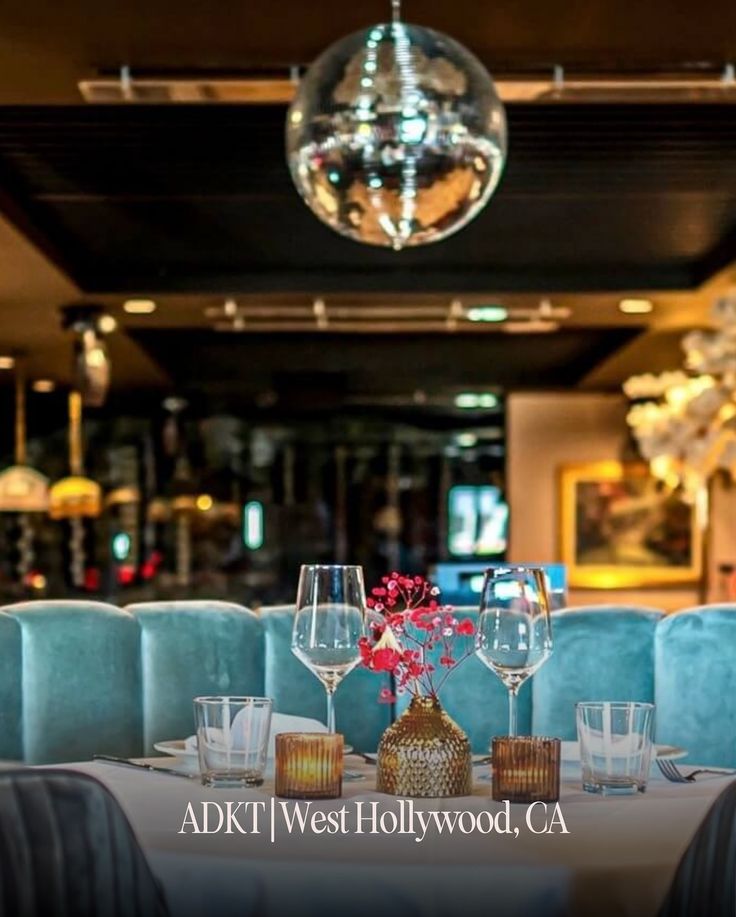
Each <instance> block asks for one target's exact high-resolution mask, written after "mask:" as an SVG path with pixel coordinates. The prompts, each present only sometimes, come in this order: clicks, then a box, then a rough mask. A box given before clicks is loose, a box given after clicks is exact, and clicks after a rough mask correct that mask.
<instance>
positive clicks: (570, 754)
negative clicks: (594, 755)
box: [562, 742, 687, 763]
mask: <svg viewBox="0 0 736 917" xmlns="http://www.w3.org/2000/svg"><path fill="white" fill-rule="evenodd" d="M654 752H655V755H656V757H657V758H659V759H660V761H677V760H678V759H679V758H684V757H685V756H686V755H687V749H685V748H678V746H677V745H655V746H654ZM562 760H563V761H570V762H572V763H579V762H580V746H579V744H578V743H577V742H563V743H562Z"/></svg>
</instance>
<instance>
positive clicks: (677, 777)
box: [656, 758, 736, 783]
mask: <svg viewBox="0 0 736 917" xmlns="http://www.w3.org/2000/svg"><path fill="white" fill-rule="evenodd" d="M656 760H657V767H658V768H659V769H660V771H661V772H662V776H663V777H666V778H667V780H669V781H670V783H692V782H693V781H694V780H695V778H696V777H697V776H698V774H718V775H719V776H720V777H733V776H734V775H736V771H718V770H713V769H711V768H707V767H699V768H698V769H697V770H694V771H691V772H690V773H689V774H683V772H682V771H681V770H680V768H679V767H678V766H677V765H676V764H675V763H674V762H673V761H670V760H669V759H667V758H665V759H664V760H663V759H662V758H657V759H656Z"/></svg>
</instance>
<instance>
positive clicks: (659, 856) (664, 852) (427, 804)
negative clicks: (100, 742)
mask: <svg viewBox="0 0 736 917" xmlns="http://www.w3.org/2000/svg"><path fill="white" fill-rule="evenodd" d="M157 760H158V762H159V763H164V762H163V761H161V759H157ZM349 761H350V763H349V767H350V768H351V769H359V770H361V771H362V772H363V773H365V774H366V775H367V779H366V780H365V781H362V782H354V783H345V784H344V796H345V798H344V799H341V800H334V801H329V802H321V803H312V810H314V809H315V808H316V809H319V810H320V811H324V812H332V811H335V810H338V809H339V808H340V807H341V806H343V805H345V804H346V803H347V804H348V806H349V810H350V812H351V813H352V812H353V811H354V809H355V802H357V801H363V802H366V803H369V802H373V801H377V802H378V803H379V812H382V811H385V810H387V809H391V810H393V811H398V808H397V807H398V806H399V801H398V800H396V799H394V798H393V797H389V796H385V795H382V794H378V793H376V792H375V791H374V789H373V787H374V785H375V783H374V778H375V769H374V768H371V767H370V766H369V765H363V764H360V763H357V759H349ZM70 766H71V767H73V768H75V769H79V770H83V771H85V772H87V773H90V774H93V775H94V776H95V777H97V778H98V779H100V780H101V781H103V782H104V783H105V784H106V785H107V786H108V787H109V789H110V790H111V791H112V792H113V794H114V795H115V796H116V797H117V799H118V800H119V801H120V803H121V804H122V806H123V808H124V809H125V811H126V813H127V814H128V817H129V818H130V820H131V822H132V824H133V827H134V828H135V830H136V833H137V834H138V837H139V839H140V841H141V844H142V846H143V848H144V849H145V851H146V853H147V855H148V857H149V860H150V862H151V864H152V866H153V868H154V871H155V872H156V873H157V874H158V876H159V877H160V879H161V881H162V883H163V885H164V887H165V889H166V892H167V896H168V898H169V901H170V906H171V910H172V917H195V915H200V914H202V915H204V914H209V913H215V914H218V915H219V917H230V915H233V917H234V915H238V917H245V915H248V914H254V913H257V914H258V915H259V917H263V915H271V914H273V915H274V917H275V915H282V914H287V913H290V914H294V915H314V917H317V915H319V917H324V915H325V914H326V913H328V914H331V913H333V911H334V910H335V905H336V903H339V902H344V903H346V904H347V903H349V907H347V906H346V908H345V912H346V913H348V912H349V913H350V915H351V917H363V915H365V917H369V915H370V917H376V915H379V917H393V915H394V914H396V915H399V914H401V915H402V917H411V915H416V917H447V915H453V914H455V913H462V914H463V915H465V917H474V915H476V914H477V915H479V917H480V915H481V914H482V915H483V917H488V915H489V914H493V915H495V917H517V915H518V917H522V915H523V917H529V915H537V914H538V915H544V917H555V915H573V917H589V915H590V917H593V915H595V917H608V915H611V917H614V915H615V917H647V915H652V917H653V915H655V914H656V912H657V910H658V908H659V906H660V904H661V902H662V899H663V897H664V894H665V892H666V890H667V888H668V886H669V883H670V881H671V879H672V876H673V874H674V871H675V868H676V866H677V863H678V862H679V859H680V857H681V856H682V854H683V852H684V850H685V848H686V847H687V845H688V843H689V841H690V840H691V838H692V836H693V834H694V833H695V831H696V829H697V827H698V825H699V823H700V822H701V820H702V818H703V817H704V815H705V814H706V812H707V810H708V808H709V807H710V805H711V804H712V802H713V800H714V798H715V797H716V796H717V795H718V793H719V792H720V791H721V790H722V789H723V788H724V787H725V786H726V784H727V781H728V779H731V778H726V777H715V778H713V777H704V778H701V779H699V780H698V782H696V783H693V784H687V785H682V784H672V783H668V782H666V781H665V780H664V779H663V778H662V777H660V776H657V775H656V773H655V772H654V771H653V776H652V779H651V781H650V784H649V789H648V790H647V793H646V794H644V795H638V796H628V797H616V798H600V797H597V796H593V795H591V794H588V793H585V792H583V791H582V788H581V787H580V782H579V777H578V776H577V775H575V774H574V771H573V772H570V770H569V769H566V770H565V772H564V773H563V786H562V791H561V799H560V805H561V811H562V813H563V817H564V819H565V823H566V826H567V828H568V830H569V834H562V833H555V834H540V835H534V834H532V833H531V832H530V831H529V830H528V829H527V828H526V825H525V820H524V819H525V813H526V806H512V807H511V811H512V820H513V822H514V823H515V824H516V825H518V826H520V830H519V834H518V836H516V837H514V836H512V835H498V834H495V833H492V834H487V835H479V834H477V833H475V834H472V835H467V836H464V835H460V834H457V833H455V834H453V835H452V836H440V835H437V834H436V833H432V834H428V835H427V837H426V838H425V839H424V840H423V842H422V843H417V842H416V841H415V839H414V837H413V836H411V835H403V836H402V835H396V834H392V835H390V836H386V835H370V834H354V833H352V834H350V835H348V836H343V835H326V834H321V835H314V834H312V833H311V832H307V833H306V834H304V835H302V834H300V833H292V834H288V833H287V832H286V830H285V829H284V826H283V820H282V819H277V826H276V828H275V832H274V837H273V839H272V838H271V836H270V819H269V818H268V813H269V810H270V806H271V799H272V796H271V794H270V793H269V789H270V787H269V786H268V785H264V786H263V787H261V788H259V789H258V790H248V791H241V790H225V789H218V790H213V789H209V788H204V787H202V786H200V785H199V783H198V782H196V781H194V780H192V781H187V780H182V779H180V778H177V777H171V776H163V775H156V774H150V773H146V772H137V771H135V770H131V769H128V768H123V767H116V766H114V765H108V764H104V763H101V762H94V763H85V764H78V765H77V764H75V765H70ZM227 800H231V801H233V802H237V801H241V800H242V801H262V802H265V804H266V813H265V814H264V815H263V820H262V822H261V825H260V827H261V833H260V834H247V835H242V834H239V833H233V834H224V833H217V834H207V835H205V834H191V833H187V834H180V833H178V832H179V831H180V829H181V827H182V823H183V821H184V818H185V814H186V811H187V804H188V803H189V802H191V803H193V805H194V811H195V812H196V813H197V817H198V818H200V814H199V813H200V812H201V803H202V802H204V801H216V802H220V803H223V802H224V801H227ZM414 804H415V808H416V809H419V810H423V811H425V810H430V811H431V810H435V811H455V810H468V811H472V812H475V813H478V812H481V811H489V812H491V813H496V812H498V811H499V810H500V808H501V804H500V803H494V802H493V801H492V800H491V799H490V793H489V784H488V783H483V782H480V781H476V784H475V791H474V794H473V796H469V797H463V798H458V799H442V800H415V801H414ZM276 805H278V802H277V803H276ZM289 805H291V806H293V803H289ZM302 805H303V804H302ZM365 808H366V809H367V807H365ZM241 821H242V822H243V823H244V824H245V825H246V826H247V825H248V819H247V818H246V817H242V818H241ZM272 841H273V842H272Z"/></svg>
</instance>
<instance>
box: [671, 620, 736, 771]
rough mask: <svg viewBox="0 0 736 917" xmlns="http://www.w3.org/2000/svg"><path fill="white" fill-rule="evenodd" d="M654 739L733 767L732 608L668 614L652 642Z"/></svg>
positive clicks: (735, 660)
mask: <svg viewBox="0 0 736 917" xmlns="http://www.w3.org/2000/svg"><path fill="white" fill-rule="evenodd" d="M654 655H655V673H656V692H655V699H656V704H657V740H658V741H659V742H664V743H668V744H672V745H681V746H683V747H684V748H688V749H691V754H690V755H689V760H691V761H696V762H697V763H698V764H704V765H708V764H713V765H719V766H722V767H736V605H730V604H729V605H703V606H699V607H696V608H688V609H686V610H684V611H678V612H675V613H674V614H672V615H669V616H668V617H667V618H666V619H665V620H664V621H662V623H661V624H660V626H659V627H658V628H657V634H656V638H655V647H654Z"/></svg>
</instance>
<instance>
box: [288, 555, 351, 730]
mask: <svg viewBox="0 0 736 917" xmlns="http://www.w3.org/2000/svg"><path fill="white" fill-rule="evenodd" d="M365 609H366V602H365V589H364V586H363V569H362V567H348V566H342V565H338V564H334V565H319V564H315V565H305V566H303V567H302V568H301V571H300V573H299V587H298V589H297V594H296V615H295V616H294V630H293V632H292V636H291V651H292V653H294V655H295V656H296V657H297V659H299V660H300V662H303V663H304V665H305V666H306V667H307V668H308V669H310V670H311V671H312V672H313V673H314V674H315V675H316V676H317V678H319V680H320V681H321V682H322V684H323V685H324V686H325V691H326V692H327V729H328V731H329V732H335V691H336V689H337V686H338V685H339V684H340V682H341V681H342V680H343V678H344V677H345V676H346V675H347V674H348V673H349V672H351V671H352V670H353V669H354V668H355V666H356V665H358V663H359V662H360V646H359V643H358V641H359V640H360V638H361V637H363V636H365V635H366V627H365Z"/></svg>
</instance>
